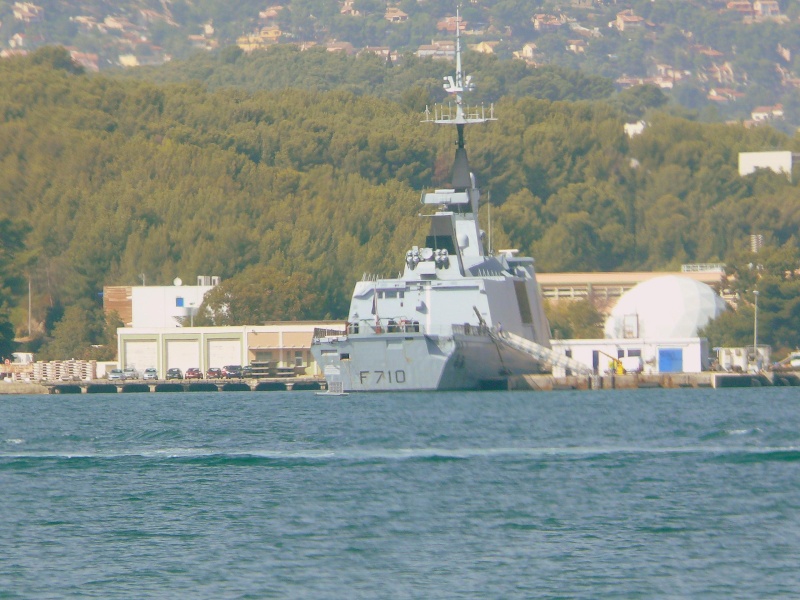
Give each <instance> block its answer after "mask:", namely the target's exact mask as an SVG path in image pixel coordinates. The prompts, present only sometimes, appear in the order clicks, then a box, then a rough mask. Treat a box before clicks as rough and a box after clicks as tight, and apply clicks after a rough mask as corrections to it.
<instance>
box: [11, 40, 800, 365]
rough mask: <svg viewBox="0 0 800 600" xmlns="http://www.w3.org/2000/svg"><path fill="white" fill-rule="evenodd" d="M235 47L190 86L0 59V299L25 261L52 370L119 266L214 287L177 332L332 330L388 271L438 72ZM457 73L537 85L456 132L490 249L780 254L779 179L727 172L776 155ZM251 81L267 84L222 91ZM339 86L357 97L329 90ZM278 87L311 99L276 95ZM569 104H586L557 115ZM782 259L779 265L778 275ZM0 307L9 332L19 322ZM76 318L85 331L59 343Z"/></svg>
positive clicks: (402, 246) (574, 88) (14, 299)
mask: <svg viewBox="0 0 800 600" xmlns="http://www.w3.org/2000/svg"><path fill="white" fill-rule="evenodd" d="M234 55H235V53H234V52H231V53H230V57H229V58H230V59H231V60H232V62H231V60H225V61H220V60H219V59H218V58H217V57H206V58H207V59H210V60H211V61H212V62H211V63H208V64H209V65H211V66H210V67H209V69H210V70H209V71H208V72H207V75H208V78H207V83H208V84H209V85H211V84H210V81H211V79H213V77H218V79H217V80H216V81H217V84H216V85H212V86H211V87H212V88H213V89H212V90H211V91H209V90H208V89H207V87H206V86H205V85H201V84H199V83H197V82H184V83H172V84H164V83H152V82H146V81H140V80H135V79H130V78H125V79H112V78H107V77H102V76H96V75H95V76H92V75H88V74H84V73H81V72H80V71H79V70H75V69H73V68H69V66H68V65H64V64H61V62H60V59H57V57H55V58H54V57H53V56H51V55H50V54H49V53H44V54H43V55H38V53H34V54H33V55H31V56H29V57H26V58H16V59H9V60H5V61H0V80H2V81H3V83H4V85H2V86H0V214H3V215H13V216H14V221H13V224H12V223H11V222H10V221H6V222H5V225H3V226H4V227H7V228H8V231H20V232H22V231H24V227H22V228H21V229H20V227H21V226H20V225H19V224H20V223H27V224H29V227H30V231H29V232H28V233H27V235H26V236H25V238H24V242H25V256H24V260H22V261H11V263H9V262H8V261H6V262H3V263H1V264H2V266H0V269H1V270H2V271H3V272H2V278H0V279H2V283H3V287H2V292H0V293H2V294H3V295H4V296H5V298H6V301H5V302H6V305H7V306H8V307H13V305H14V304H17V305H19V304H20V300H21V299H22V298H23V297H24V294H25V292H26V291H27V286H24V287H25V288H26V289H21V288H20V286H19V285H18V284H19V283H20V282H21V281H23V280H22V276H23V272H22V271H20V270H19V269H18V267H20V266H22V265H24V275H25V277H26V278H27V277H30V280H31V284H32V289H33V299H32V305H33V308H34V321H35V325H36V324H37V323H38V324H41V327H42V328H43V329H44V334H46V336H47V337H48V338H53V339H52V341H49V342H48V344H47V346H46V351H47V352H50V353H51V355H54V354H55V353H56V352H58V353H67V354H69V355H73V354H74V355H78V354H84V355H85V353H84V351H85V350H86V348H87V347H88V348H91V347H92V346H93V345H104V344H105V345H108V343H109V342H107V339H108V335H107V332H106V330H105V327H106V326H105V323H104V321H103V319H102V317H101V313H100V311H99V307H98V306H97V302H96V301H97V298H98V296H97V295H98V293H99V292H100V291H101V290H102V287H103V286H104V285H110V284H117V285H119V284H129V285H131V284H136V283H138V282H140V278H139V275H140V274H142V273H144V274H145V275H146V278H147V282H148V283H152V284H166V283H169V282H171V281H172V280H173V279H174V278H175V277H176V276H180V277H182V278H184V279H185V280H192V279H193V278H194V276H195V275H198V274H214V275H220V276H222V277H223V280H224V281H225V282H226V284H224V285H223V286H220V288H219V291H217V292H216V294H215V295H214V296H213V297H210V298H209V301H208V303H207V306H208V308H209V310H210V312H209V313H208V316H207V317H206V316H205V315H200V316H199V317H198V318H200V319H203V318H209V319H211V320H213V321H214V322H219V323H223V322H237V323H241V322H246V321H249V320H251V319H253V320H254V321H264V320H272V319H279V318H323V317H325V316H331V317H337V318H338V317H341V316H342V315H344V314H345V313H346V310H347V305H348V301H349V295H350V292H351V290H352V286H353V283H354V282H355V281H356V280H358V279H360V278H361V277H362V275H363V274H364V273H374V274H381V275H394V274H396V273H397V271H398V270H400V269H401V268H402V256H403V254H404V252H405V251H406V250H407V249H408V248H409V247H411V246H412V245H414V244H419V243H421V242H422V241H423V240H424V233H425V232H424V231H423V230H422V228H424V227H425V224H424V220H421V219H417V218H416V215H417V213H418V212H419V211H420V207H419V205H418V199H419V193H420V191H421V190H422V189H424V188H426V187H434V186H443V185H447V183H448V179H449V167H450V165H451V163H452V156H453V144H454V141H455V139H454V132H453V131H452V130H448V129H447V128H437V127H433V126H431V125H429V124H421V123H420V120H421V119H422V118H423V114H421V110H422V108H423V107H424V105H426V104H428V103H429V101H430V100H432V99H435V98H437V97H440V94H441V84H440V81H441V80H440V79H439V78H440V76H441V74H442V73H444V72H449V71H448V69H450V68H451V65H448V64H445V63H438V64H436V63H434V62H433V61H422V60H418V59H413V58H411V59H409V60H408V61H407V62H405V63H404V64H405V66H404V67H403V68H397V67H387V66H385V65H384V64H383V62H382V61H380V60H379V59H377V57H373V58H370V59H368V60H362V59H351V58H348V57H345V56H342V55H339V56H338V57H336V56H331V55H330V53H326V52H308V53H300V52H298V51H295V50H291V49H287V48H284V49H279V50H276V53H275V54H273V53H272V52H267V53H263V54H262V55H261V56H258V57H256V56H246V55H238V56H234ZM48 57H49V58H48ZM472 59H475V64H476V65H478V66H480V67H481V69H482V70H483V71H482V73H483V75H482V76H483V77H488V76H489V75H491V76H492V77H493V81H494V82H496V86H498V87H499V88H500V89H504V90H505V89H508V88H515V86H517V85H518V84H519V85H523V84H524V85H525V86H527V85H528V84H531V85H532V86H533V88H536V89H537V91H538V93H539V95H538V96H536V97H534V96H532V95H528V94H527V93H525V94H522V93H520V94H519V95H518V96H514V95H511V96H508V97H502V98H497V102H496V104H495V107H494V110H495V115H496V116H497V117H499V120H498V122H496V123H489V124H486V125H484V126H480V127H477V126H476V127H470V128H469V129H468V132H467V146H468V150H469V155H470V163H471V166H472V168H473V170H474V171H475V175H476V178H477V181H478V182H479V184H480V185H481V186H482V187H483V189H484V192H485V193H484V195H483V199H484V200H485V201H491V203H492V206H493V207H492V228H491V229H492V232H491V233H492V239H493V241H494V247H495V248H498V247H501V246H504V247H516V248H519V249H520V250H521V252H523V253H525V254H528V253H533V255H534V256H535V258H536V260H537V265H538V267H539V268H540V269H542V270H561V269H570V270H581V271H587V270H615V269H620V270H621V269H625V270H629V269H654V270H659V269H668V268H677V267H679V265H680V264H681V263H682V262H708V261H721V262H726V263H729V264H740V262H741V261H739V258H740V254H741V252H742V248H743V247H744V246H746V243H747V241H748V239H749V235H750V234H751V233H761V234H763V235H764V236H765V240H766V245H767V246H768V247H770V248H789V247H793V246H794V245H796V244H797V239H796V232H797V230H798V227H800V207H799V206H800V205H798V195H797V184H796V183H795V182H793V181H790V180H789V179H788V178H786V177H785V176H783V175H779V174H774V173H771V172H759V173H756V174H753V175H750V176H748V177H739V175H738V173H737V170H736V164H737V153H738V152H739V151H744V150H753V149H762V148H784V149H786V150H794V151H797V150H798V147H797V145H798V140H796V139H790V138H788V137H786V136H785V135H784V134H781V133H780V132H778V131H776V130H774V129H771V128H768V127H760V128H756V129H752V130H747V129H745V128H743V127H740V126H730V125H722V124H715V125H707V124H701V123H697V122H693V121H690V120H687V119H685V118H681V117H680V116H676V115H675V114H671V113H670V111H669V110H668V111H662V109H663V108H668V106H666V105H664V106H662V107H661V109H660V108H659V105H660V104H661V101H662V98H661V97H660V96H659V94H657V93H655V92H654V91H653V90H650V89H646V88H643V89H640V90H637V91H634V92H629V93H628V94H627V95H626V96H623V97H622V102H619V101H618V99H614V97H613V95H612V92H611V91H610V89H611V88H610V84H609V83H608V82H607V81H606V80H600V79H599V78H591V77H585V76H580V75H574V74H568V73H567V72H566V71H564V70H559V69H541V70H531V69H529V68H528V67H526V66H524V65H522V64H517V65H506V64H503V63H502V62H498V61H497V60H496V59H491V58H486V57H478V56H470V60H472ZM204 61H205V59H204V60H203V61H198V62H197V63H194V62H191V61H190V63H186V64H185V65H184V67H187V65H189V67H187V70H191V65H200V66H197V68H198V69H199V70H201V71H202V70H203V69H205V68H206V63H205V62H204ZM214 65H216V67H215V66H214ZM332 66H335V67H336V68H332ZM300 67H302V69H301V68H300ZM217 68H219V69H221V70H217ZM258 69H263V73H262V74H261V75H260V76H259V78H260V79H259V80H260V81H263V80H266V79H268V78H269V77H270V76H271V75H272V76H274V79H275V80H277V81H278V82H279V83H278V84H276V86H277V88H276V89H251V90H243V89H241V88H237V87H236V85H235V82H236V79H237V77H242V78H243V79H244V77H245V76H247V77H249V74H250V73H251V71H252V72H256V70H258ZM223 74H224V77H223V76H222V75H223ZM359 77H361V78H364V79H365V80H368V81H370V82H371V85H372V86H373V87H374V88H375V90H377V91H376V95H371V94H368V93H366V91H365V90H364V89H352V86H353V81H355V80H357V79H358V78H359ZM300 78H306V79H302V83H303V85H304V86H306V87H313V85H319V88H320V89H319V90H316V91H313V90H312V91H309V90H307V89H306V90H302V89H298V88H299V87H300V86H291V85H289V84H290V83H297V82H298V81H299V79H300ZM351 78H352V79H351ZM476 81H477V82H478V84H479V85H480V83H481V81H480V79H477V76H476ZM223 82H227V85H228V87H224V88H223ZM414 86H416V87H414ZM262 87H266V86H263V85H262ZM217 88H219V89H217ZM515 89H518V90H519V89H527V88H515ZM389 90H400V91H399V92H397V93H395V92H391V93H389ZM496 92H497V90H496V89H495V90H489V91H488V92H487V94H488V95H487V99H488V98H491V94H494V93H496ZM404 94H405V95H404ZM381 95H388V96H392V97H393V100H396V101H392V100H387V99H385V98H381V97H380V96H381ZM586 95H589V96H591V97H594V98H600V99H605V100H608V101H593V102H588V101H576V100H578V99H579V98H581V97H582V96H586ZM633 100H635V101H636V102H635V103H634V107H637V108H636V110H637V111H639V110H644V111H646V112H645V115H646V121H647V127H646V128H645V130H644V132H643V133H642V134H641V135H638V136H636V137H634V138H632V139H629V138H628V137H627V136H626V135H625V134H624V130H623V123H624V122H626V121H627V120H629V119H630V114H629V110H628V109H625V110H621V108H620V107H621V106H626V105H627V103H628V102H629V101H633ZM488 212H489V211H488V207H486V206H484V207H482V215H487V213H488ZM484 223H486V221H485V220H484ZM20 235H21V234H20ZM13 239H14V238H13V237H12V236H10V235H6V234H4V235H3V237H2V240H3V242H4V246H3V247H4V248H6V250H7V249H8V248H22V243H21V242H22V238H21V237H20V238H19V240H18V242H19V243H17V242H14V243H10V241H11V240H13ZM792 260H795V258H794V257H791V260H789V261H788V262H786V261H784V262H785V263H786V264H785V265H784V267H783V268H784V269H785V270H787V271H793V270H795V269H797V268H798V266H800V265H797V264H796V262H797V261H795V264H790V263H791V261H792ZM9 264H12V265H16V266H17V270H11V271H9V268H8V266H7V265H9ZM776 273H778V272H777V271H776ZM776 276H777V275H776ZM9 281H16V282H17V284H15V285H10V284H9V283H8V282H9ZM776 285H778V284H776ZM791 285H793V280H791V281H790V280H786V281H785V282H781V283H780V285H778V287H777V288H776V290H775V291H774V294H773V293H772V291H770V293H769V294H767V293H766V291H765V298H766V297H767V296H770V297H773V298H774V301H775V302H776V305H775V306H774V307H770V303H769V301H768V300H765V302H766V307H767V308H765V310H767V311H768V312H770V313H774V314H775V315H778V316H779V317H780V318H778V317H776V318H775V319H774V320H769V319H768V320H767V321H765V327H768V328H770V329H771V330H774V334H773V335H774V336H775V337H774V338H767V337H765V339H774V340H775V341H776V343H781V344H789V342H790V337H791V336H790V334H789V333H788V332H790V331H791V327H795V330H800V317H798V318H797V319H796V320H795V316H794V312H795V309H794V308H793V307H792V304H791V293H792V288H791ZM786 286H788V287H786ZM746 289H750V288H746ZM267 292H268V293H267ZM223 294H228V296H224V295H223ZM217 295H220V296H219V297H217ZM86 303H88V304H86ZM75 307H78V308H80V310H78V308H75ZM3 310H5V313H4V314H6V315H10V317H7V318H13V322H14V324H15V325H16V326H17V328H18V330H19V329H22V328H23V327H22V325H23V319H24V315H23V313H22V312H20V311H19V310H16V309H15V312H12V313H10V312H9V311H8V308H6V309H3ZM62 311H63V312H62ZM23 312H24V311H23ZM48 314H49V315H52V318H50V319H47V318H46V317H47V315H48ZM765 318H766V317H765ZM76 324H78V325H76ZM90 325H91V327H90ZM78 326H80V327H89V331H90V334H87V336H85V337H83V338H78V337H77V336H76V335H74V334H73V333H71V332H73V331H74V329H76V328H78ZM35 328H36V327H34V329H35ZM56 334H58V335H56ZM766 335H767V333H766V332H765V336H766ZM73 338H74V339H73ZM70 340H72V341H76V342H79V343H76V344H74V345H72V346H69V345H67V342H68V341H70ZM61 357H62V358H64V357H68V356H67V355H66V354H64V355H63V356H61Z"/></svg>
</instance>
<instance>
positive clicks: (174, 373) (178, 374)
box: [166, 367, 183, 381]
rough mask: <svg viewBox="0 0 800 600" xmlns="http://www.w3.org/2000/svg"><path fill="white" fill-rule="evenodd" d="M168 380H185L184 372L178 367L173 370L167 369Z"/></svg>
mask: <svg viewBox="0 0 800 600" xmlns="http://www.w3.org/2000/svg"><path fill="white" fill-rule="evenodd" d="M166 379H167V380H168V381H169V380H170V379H183V372H182V371H181V370H180V369H179V368H177V367H172V368H171V369H167V377H166Z"/></svg>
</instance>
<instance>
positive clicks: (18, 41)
mask: <svg viewBox="0 0 800 600" xmlns="http://www.w3.org/2000/svg"><path fill="white" fill-rule="evenodd" d="M8 47H9V48H14V49H22V48H27V47H28V36H26V35H25V34H24V33H15V34H14V35H12V36H11V38H10V39H9V40H8Z"/></svg>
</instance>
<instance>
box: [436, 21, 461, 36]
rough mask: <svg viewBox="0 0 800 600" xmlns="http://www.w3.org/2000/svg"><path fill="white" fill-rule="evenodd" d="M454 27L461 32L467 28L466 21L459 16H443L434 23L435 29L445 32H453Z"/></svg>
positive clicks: (454, 30)
mask: <svg viewBox="0 0 800 600" xmlns="http://www.w3.org/2000/svg"><path fill="white" fill-rule="evenodd" d="M456 28H458V30H459V31H462V32H463V31H464V30H465V29H466V28H467V22H466V21H465V20H464V19H462V18H461V17H445V18H444V19H442V20H441V21H439V22H438V23H436V29H438V30H439V31H444V32H446V33H451V34H455V32H456Z"/></svg>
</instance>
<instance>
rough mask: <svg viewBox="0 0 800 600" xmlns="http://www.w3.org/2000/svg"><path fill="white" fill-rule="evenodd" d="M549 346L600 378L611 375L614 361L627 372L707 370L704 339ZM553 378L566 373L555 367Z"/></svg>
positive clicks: (566, 342)
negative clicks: (576, 361)
mask: <svg viewBox="0 0 800 600" xmlns="http://www.w3.org/2000/svg"><path fill="white" fill-rule="evenodd" d="M550 344H551V346H552V347H553V350H556V351H558V352H561V353H562V354H564V355H566V356H570V357H572V358H574V359H575V360H578V361H580V362H582V363H583V364H585V365H586V366H588V367H591V368H592V369H593V370H594V371H595V372H596V373H598V374H600V375H603V374H605V373H609V372H614V370H615V362H614V361H616V360H618V361H620V362H621V363H622V365H623V367H624V368H625V370H626V371H627V372H629V373H637V372H638V373H645V374H652V373H699V372H701V371H705V370H708V368H709V360H708V351H709V348H708V340H707V339H705V338H698V337H692V338H673V339H633V338H632V339H616V340H611V339H602V340H551V341H550ZM553 375H555V376H556V377H563V376H565V375H566V372H565V370H564V369H563V368H555V369H553Z"/></svg>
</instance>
